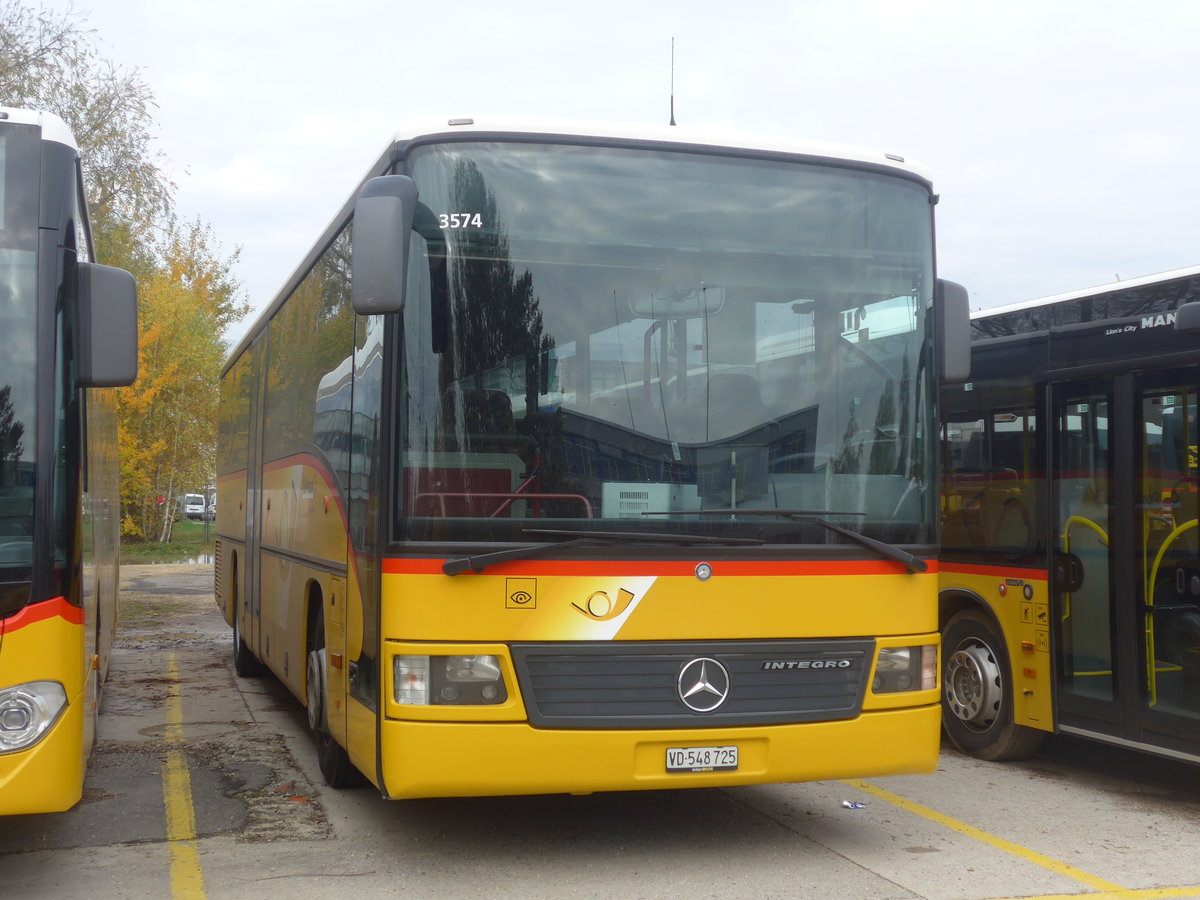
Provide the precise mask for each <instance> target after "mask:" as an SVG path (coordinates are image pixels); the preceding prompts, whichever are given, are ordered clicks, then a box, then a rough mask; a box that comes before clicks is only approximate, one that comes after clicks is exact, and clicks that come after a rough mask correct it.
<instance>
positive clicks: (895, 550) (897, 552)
mask: <svg viewBox="0 0 1200 900" xmlns="http://www.w3.org/2000/svg"><path fill="white" fill-rule="evenodd" d="M687 514H688V515H689V516H777V517H779V518H781V519H790V520H791V521H793V522H815V523H816V524H818V525H820V526H821V527H822V528H827V529H829V530H830V531H833V532H836V533H837V534H840V535H843V536H844V537H848V538H850V540H852V541H857V542H858V543H859V544H862V545H863V546H864V547H866V548H868V549H870V550H874V551H875V552H876V553H878V554H880V555H881V556H885V557H887V558H888V559H891V560H895V561H896V562H898V563H900V564H901V565H902V566H904V568H905V569H907V570H908V574H909V575H912V574H913V573H914V572H926V571H928V570H929V566H928V565H926V563H925V560H923V559H921V558H920V557H917V556H913V555H912V554H911V553H909V552H908V551H907V550H901V549H900V548H899V547H896V546H894V545H892V544H885V543H884V542H883V541H877V540H875V538H869V537H867V536H866V535H865V534H859V533H858V532H857V531H851V530H850V529H849V528H843V527H842V526H841V525H835V524H834V523H833V522H830V521H829V520H828V519H825V518H823V517H824V516H863V515H866V513H860V512H835V511H832V510H816V509H748V508H746V509H743V508H739V509H689V510H688V511H687ZM642 515H644V516H665V515H669V513H667V512H644V513H642Z"/></svg>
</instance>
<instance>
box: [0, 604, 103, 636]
mask: <svg viewBox="0 0 1200 900" xmlns="http://www.w3.org/2000/svg"><path fill="white" fill-rule="evenodd" d="M56 618H57V619H63V620H65V621H66V622H67V624H69V625H82V624H83V609H82V607H79V606H72V605H71V604H70V603H68V602H67V601H66V600H65V599H64V598H62V597H53V598H51V599H49V600H43V601H41V602H40V603H30V604H29V605H28V606H26V607H25V608H24V609H23V610H21V611H20V612H19V613H17V614H16V615H13V616H9V617H8V618H7V619H5V620H3V622H0V631H2V632H3V633H4V634H12V633H13V632H14V631H19V630H20V629H22V628H25V627H26V626H29V625H35V624H37V623H38V622H45V621H46V620H47V619H56Z"/></svg>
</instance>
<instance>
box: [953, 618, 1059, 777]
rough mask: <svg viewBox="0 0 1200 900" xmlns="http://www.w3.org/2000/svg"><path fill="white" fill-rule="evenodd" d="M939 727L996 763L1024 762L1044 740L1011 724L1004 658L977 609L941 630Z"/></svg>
mask: <svg viewBox="0 0 1200 900" xmlns="http://www.w3.org/2000/svg"><path fill="white" fill-rule="evenodd" d="M942 727H943V728H944V730H945V732H946V736H947V737H949V738H950V741H951V743H953V744H954V746H955V747H957V748H958V749H959V750H961V751H962V752H963V753H966V754H969V755H971V756H974V757H978V758H979V759H987V760H994V761H1000V760H1009V759H1022V758H1024V757H1027V756H1029V755H1030V754H1032V753H1033V752H1034V751H1035V750H1037V748H1038V745H1039V744H1041V742H1042V739H1043V738H1044V737H1045V732H1043V731H1039V730H1037V729H1035V728H1028V727H1026V726H1024V725H1018V724H1016V723H1015V722H1014V721H1013V696H1012V669H1011V668H1010V667H1009V664H1008V654H1007V652H1005V649H1004V643H1003V641H1001V639H1000V637H999V635H998V634H997V632H996V627H995V626H994V625H993V624H992V621H991V619H990V618H989V617H988V616H987V615H985V614H984V613H983V612H982V611H980V610H978V609H965V610H963V611H962V612H960V613H958V614H956V615H955V616H954V617H952V618H951V619H950V621H949V622H948V623H947V624H946V627H945V628H944V629H943V631H942Z"/></svg>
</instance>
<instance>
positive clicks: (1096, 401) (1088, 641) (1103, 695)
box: [1052, 380, 1120, 734]
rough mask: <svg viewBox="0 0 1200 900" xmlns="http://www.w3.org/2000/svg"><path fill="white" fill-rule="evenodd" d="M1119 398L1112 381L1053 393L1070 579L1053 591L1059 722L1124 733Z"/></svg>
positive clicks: (1062, 539) (1061, 547)
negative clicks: (1116, 439) (1117, 526)
mask: <svg viewBox="0 0 1200 900" xmlns="http://www.w3.org/2000/svg"><path fill="white" fill-rule="evenodd" d="M1113 400H1114V397H1113V391H1112V383H1111V381H1107V380H1105V381H1096V382H1088V383H1086V384H1072V385H1056V386H1055V387H1054V388H1053V409H1054V418H1053V423H1054V441H1053V446H1054V450H1053V484H1054V488H1055V489H1054V501H1053V502H1054V512H1055V516H1054V535H1053V537H1054V543H1053V546H1054V547H1055V549H1056V550H1057V552H1058V560H1059V565H1058V566H1056V567H1055V569H1059V568H1063V569H1065V570H1066V571H1068V572H1069V577H1068V578H1067V579H1055V584H1054V585H1053V587H1052V589H1053V592H1054V594H1053V596H1054V603H1053V606H1052V609H1053V619H1054V622H1053V623H1052V625H1053V626H1054V627H1056V628H1057V632H1058V633H1057V640H1056V641H1055V642H1054V647H1055V665H1056V670H1057V682H1058V691H1057V695H1058V718H1059V721H1060V722H1061V723H1062V724H1064V725H1067V726H1070V725H1075V726H1077V727H1080V728H1086V729H1087V730H1092V731H1102V732H1105V733H1113V734H1118V733H1119V729H1120V710H1119V708H1118V691H1117V686H1118V672H1117V653H1116V647H1115V640H1114V633H1113V622H1114V609H1115V606H1116V591H1115V586H1116V585H1115V578H1116V574H1117V573H1116V571H1115V566H1114V560H1115V558H1116V552H1117V547H1116V543H1117V540H1118V539H1119V533H1118V532H1119V530H1114V528H1113V524H1114V519H1115V516H1114V511H1115V504H1116V501H1117V497H1116V491H1115V487H1116V485H1115V481H1114V477H1113V473H1114V449H1115V448H1114V446H1113V442H1112V441H1111V440H1110V438H1111V437H1112V435H1113V434H1114V431H1113V429H1112V428H1111V427H1110V425H1112V424H1113Z"/></svg>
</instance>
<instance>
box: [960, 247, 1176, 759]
mask: <svg viewBox="0 0 1200 900" xmlns="http://www.w3.org/2000/svg"><path fill="white" fill-rule="evenodd" d="M1198 301H1200V268H1196V269H1183V270H1178V271H1174V272H1168V273H1166V274H1163V275H1157V276H1154V277H1150V278H1142V279H1138V280H1134V281H1120V282H1116V283H1114V284H1111V285H1107V286H1104V287H1100V288H1094V289H1091V290H1086V291H1078V292H1075V293H1071V294H1062V295H1058V296H1054V297H1049V298H1047V299H1044V300H1035V301H1031V302H1028V303H1020V304H1015V305H1013V306H1006V307H1003V308H999V309H989V310H984V311H981V312H977V313H975V314H973V316H972V333H973V341H972V344H971V347H972V360H971V382H970V383H969V384H966V385H957V386H950V387H947V388H946V389H945V390H944V391H943V397H942V404H943V406H942V412H943V417H944V422H943V425H942V430H943V452H944V454H945V460H944V472H945V482H944V487H943V497H942V515H943V532H942V534H943V555H942V564H941V578H942V588H941V592H942V618H943V631H942V641H943V643H942V665H943V676H942V677H943V679H944V684H945V707H946V708H945V717H944V718H945V726H946V731H947V733H948V735H949V736H950V737H951V738H952V739H953V741H954V743H955V744H956V745H958V746H959V747H960V748H961V749H962V750H964V751H966V752H968V753H973V754H975V755H977V756H981V757H983V758H985V759H1009V758H1014V757H1018V756H1022V755H1025V754H1028V753H1030V752H1032V751H1033V749H1035V748H1036V746H1037V745H1038V743H1039V742H1040V741H1041V739H1042V738H1043V737H1044V736H1045V735H1046V734H1048V733H1051V732H1059V733H1065V734H1073V735H1080V736H1084V737H1087V738H1091V739H1094V740H1099V741H1104V742H1106V743H1110V744H1118V745H1121V746H1126V747H1133V748H1137V749H1140V750H1145V751H1149V752H1152V753H1156V754H1160V755H1165V756H1171V757H1175V758H1179V759H1188V760H1200V549H1198V548H1200V545H1198V544H1197V536H1198V535H1200V532H1198V531H1197V528H1196V526H1197V496H1198V494H1197V471H1198V469H1197V459H1198V453H1197V447H1198V446H1200V439H1198V437H1197V430H1196V429H1197V420H1196V397H1197V392H1198V391H1200V340H1198V338H1197V335H1196V321H1195V316H1196V315H1197V313H1198V312H1200V305H1197V304H1198Z"/></svg>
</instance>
